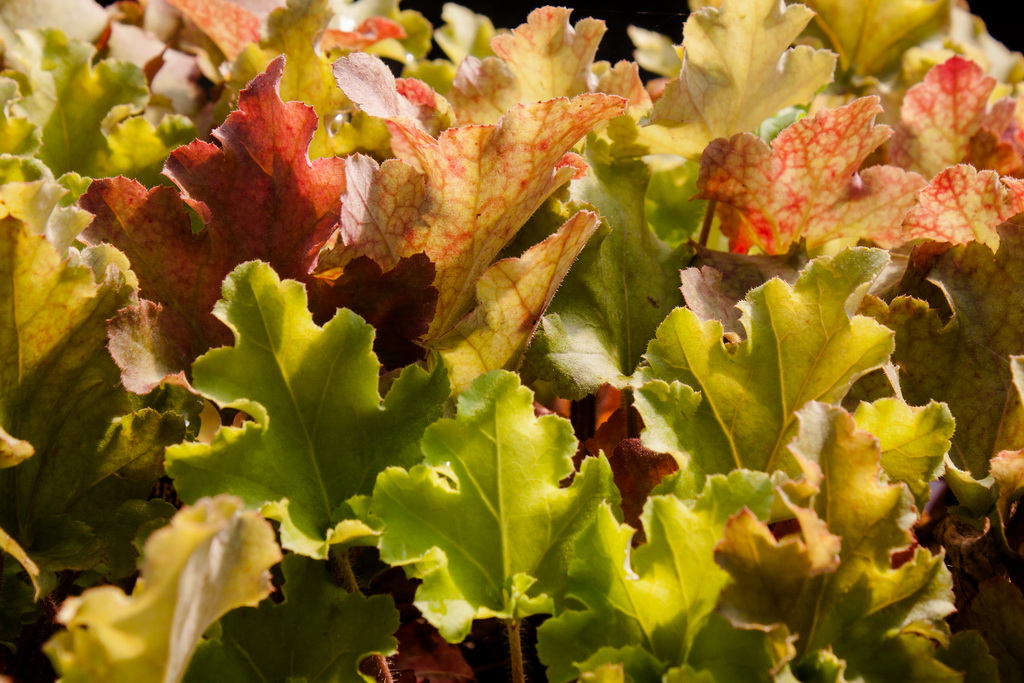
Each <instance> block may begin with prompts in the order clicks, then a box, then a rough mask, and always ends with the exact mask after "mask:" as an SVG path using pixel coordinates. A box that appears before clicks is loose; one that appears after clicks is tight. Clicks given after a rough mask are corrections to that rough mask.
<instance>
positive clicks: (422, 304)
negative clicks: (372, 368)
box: [310, 254, 437, 370]
mask: <svg viewBox="0 0 1024 683" xmlns="http://www.w3.org/2000/svg"><path fill="white" fill-rule="evenodd" d="M434 272H435V271H434V264H432V263H431V262H430V259H428V258H427V257H426V256H425V255H424V254H414V255H413V256H409V257H407V258H402V259H399V261H398V263H397V265H396V266H395V267H394V268H392V269H391V270H389V271H387V272H386V273H385V272H382V271H381V267H380V266H379V265H377V262H376V261H374V260H373V259H371V258H369V257H367V256H359V257H356V258H354V259H352V260H351V261H349V262H348V263H346V264H345V265H344V267H343V268H342V273H341V275H339V276H338V277H337V278H336V279H334V280H327V279H326V278H323V275H324V273H320V274H318V280H319V281H318V282H315V283H314V285H313V287H311V288H310V290H311V291H310V297H311V298H312V299H313V302H314V303H313V306H312V308H313V320H315V321H316V323H317V324H323V323H325V322H327V320H328V319H329V318H330V317H333V315H334V313H335V311H337V310H338V309H339V308H347V309H349V310H351V311H352V312H353V313H356V314H357V315H359V316H360V317H361V318H363V319H364V320H365V321H366V322H368V323H370V324H371V325H373V329H375V330H377V336H376V337H375V338H374V340H373V351H374V353H376V354H377V357H378V358H379V359H380V362H381V364H382V365H383V366H384V369H385V370H394V369H397V368H402V367H405V366H406V365H409V364H410V363H415V362H416V361H419V360H422V359H423V357H424V356H425V355H426V350H425V349H424V348H423V347H421V346H419V345H417V344H416V343H415V340H416V339H419V338H420V337H422V336H423V335H424V334H426V332H427V328H428V327H429V325H430V321H431V320H432V319H433V317H434V310H435V308H436V307H437V289H435V288H434V287H433V286H432V285H431V284H430V283H432V282H433V281H434ZM332 274H333V273H332ZM327 282H329V284H321V283H327ZM317 285H320V286H317Z"/></svg>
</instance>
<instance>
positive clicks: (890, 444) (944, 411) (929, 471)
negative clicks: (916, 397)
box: [853, 398, 954, 510]
mask: <svg viewBox="0 0 1024 683" xmlns="http://www.w3.org/2000/svg"><path fill="white" fill-rule="evenodd" d="M853 419H854V420H856V422H857V429H863V430H864V431H866V432H871V434H873V435H874V436H875V437H876V438H877V439H878V441H879V445H880V446H881V448H882V469H884V470H885V473H886V474H887V475H888V476H889V479H890V480H892V481H902V482H903V483H904V484H906V485H907V488H909V489H910V492H911V493H913V494H914V501H915V503H916V505H917V509H918V510H924V506H925V504H926V503H927V502H928V497H929V488H928V483H929V482H931V481H934V480H935V479H936V478H938V477H939V475H941V474H942V471H943V458H944V457H945V455H946V453H948V452H949V440H950V437H952V436H953V427H954V423H953V416H952V415H951V414H950V412H949V408H947V407H946V405H945V404H943V403H935V402H934V401H933V402H932V403H929V404H928V405H926V406H921V407H912V406H909V405H907V404H906V403H905V402H903V401H901V400H899V399H897V398H883V399H879V400H877V401H875V402H873V403H861V404H860V405H859V406H858V407H857V411H856V412H855V413H854V415H853Z"/></svg>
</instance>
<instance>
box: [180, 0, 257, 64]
mask: <svg viewBox="0 0 1024 683" xmlns="http://www.w3.org/2000/svg"><path fill="white" fill-rule="evenodd" d="M168 3H169V4H170V5H171V6H173V7H175V8H176V9H178V10H179V11H180V12H181V13H182V14H183V15H184V16H185V17H187V18H188V20H189V21H191V22H192V23H193V24H195V25H196V26H198V27H199V28H200V29H201V30H202V31H203V32H204V33H205V34H206V35H207V36H209V37H210V40H212V41H213V43H214V44H215V45H216V46H217V47H218V48H219V49H220V51H221V52H223V53H224V56H225V57H227V58H228V59H234V58H235V57H237V56H238V55H239V53H241V51H242V49H243V48H244V47H245V46H246V45H247V44H249V43H255V42H257V41H258V40H259V39H260V24H261V22H260V18H259V16H258V15H256V14H254V13H252V12H250V11H249V10H248V9H246V8H245V7H242V6H241V5H238V4H236V3H234V2H231V1H230V0H168Z"/></svg>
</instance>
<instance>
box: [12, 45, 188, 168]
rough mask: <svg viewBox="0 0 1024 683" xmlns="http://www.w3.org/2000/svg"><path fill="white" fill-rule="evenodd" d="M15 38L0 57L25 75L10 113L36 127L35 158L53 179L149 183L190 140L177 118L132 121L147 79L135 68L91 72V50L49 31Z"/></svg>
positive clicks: (107, 64)
mask: <svg viewBox="0 0 1024 683" xmlns="http://www.w3.org/2000/svg"><path fill="white" fill-rule="evenodd" d="M18 35H19V40H18V41H17V42H16V43H14V44H12V45H11V46H10V47H9V50H8V53H7V57H8V59H9V60H10V61H9V62H8V64H9V66H13V68H15V69H17V70H18V71H20V72H22V74H24V76H23V97H22V99H21V100H19V101H18V102H17V103H16V104H15V105H14V111H16V112H19V113H20V114H23V115H24V117H25V118H26V119H27V120H29V121H31V122H32V123H34V124H35V125H37V126H39V128H40V130H41V132H42V143H43V145H42V148H41V149H40V151H39V153H38V154H39V158H40V159H41V160H42V161H43V162H44V163H45V164H46V165H47V166H49V167H50V169H51V170H52V171H53V173H54V174H55V175H61V174H62V173H66V172H69V171H76V172H78V173H81V174H82V175H86V176H92V177H103V176H110V175H117V174H123V175H127V176H129V177H133V178H138V179H139V180H140V181H142V182H144V183H146V184H148V185H154V184H156V183H157V182H159V173H160V169H161V167H162V166H163V162H164V159H166V157H167V155H168V154H169V153H170V151H171V150H172V149H174V148H175V147H177V146H178V145H181V144H184V143H186V142H188V141H189V140H192V139H193V138H195V136H196V131H195V127H194V126H193V125H192V123H191V122H189V121H188V119H186V118H184V117H180V116H169V117H166V118H165V119H164V120H163V121H162V122H161V123H160V125H159V126H157V127H154V126H153V124H151V123H150V122H149V121H147V120H146V119H144V118H141V117H137V116H134V115H135V114H139V113H140V112H141V111H142V109H143V108H144V107H145V106H146V103H147V101H148V99H149V90H148V88H147V87H146V76H145V74H143V72H142V70H141V69H140V68H139V67H137V66H135V65H134V64H129V63H127V62H119V61H116V60H113V59H106V60H103V61H101V62H99V63H98V64H96V66H93V65H92V60H93V57H94V56H95V52H96V51H95V48H93V46H92V45H90V44H89V43H85V42H82V41H78V40H69V39H68V38H67V37H65V35H64V34H63V33H61V32H60V31H58V30H55V29H50V30H36V31H23V32H21V33H19V34H18ZM25 86H27V89H26V88H25Z"/></svg>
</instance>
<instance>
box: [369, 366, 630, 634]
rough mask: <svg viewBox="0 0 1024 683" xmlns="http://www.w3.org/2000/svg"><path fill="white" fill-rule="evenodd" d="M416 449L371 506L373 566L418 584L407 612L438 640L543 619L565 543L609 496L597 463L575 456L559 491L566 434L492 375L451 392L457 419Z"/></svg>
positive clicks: (565, 558) (568, 550)
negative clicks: (488, 622) (376, 562)
mask: <svg viewBox="0 0 1024 683" xmlns="http://www.w3.org/2000/svg"><path fill="white" fill-rule="evenodd" d="M422 449H423V454H424V464H422V465H417V466H415V467H413V468H412V469H410V470H409V471H405V470H402V469H398V468H390V469H388V470H385V471H384V472H383V473H381V474H380V476H378V478H377V484H376V486H375V487H374V491H373V503H372V510H373V514H374V515H376V516H378V517H379V518H380V519H381V520H382V521H383V523H384V528H383V531H382V532H381V536H380V539H379V543H378V547H379V548H380V553H381V559H382V560H384V561H385V562H387V563H388V564H391V565H402V566H405V567H406V572H407V573H408V574H410V575H411V576H415V577H418V578H421V579H423V583H422V584H421V585H420V587H419V588H418V589H417V591H416V601H415V603H414V604H415V605H416V607H417V608H419V610H420V611H421V612H422V613H423V615H424V617H426V619H427V621H429V622H430V623H431V624H433V625H434V626H435V627H437V629H438V630H439V631H440V632H441V635H442V636H444V638H445V639H446V640H448V641H449V642H459V641H461V640H462V639H463V638H465V637H466V635H468V633H469V629H470V626H471V625H472V622H473V620H474V619H483V618H487V617H498V618H502V619H512V620H519V619H521V618H522V617H525V616H529V615H530V614H550V613H551V612H552V610H553V609H554V606H555V604H556V603H557V602H560V601H561V599H562V595H563V591H564V589H565V581H566V569H567V566H568V563H569V560H570V558H571V557H572V547H573V542H574V541H575V539H576V536H577V535H578V534H579V533H580V532H581V531H582V530H583V529H584V528H585V527H586V525H587V523H588V522H589V521H590V520H591V519H592V518H593V517H594V515H595V514H596V513H597V510H598V506H599V505H600V504H601V502H602V501H604V500H607V499H614V498H616V497H617V494H616V493H615V491H614V486H613V484H612V475H611V470H610V468H609V467H608V461H607V460H604V459H603V458H602V459H588V460H585V461H584V464H583V466H582V468H581V469H580V471H579V472H578V473H577V474H576V475H575V477H574V478H573V481H572V484H571V485H570V486H569V487H568V488H562V487H560V486H559V481H561V480H562V479H564V478H565V477H567V476H568V475H570V474H571V473H572V469H573V468H572V454H573V453H574V452H575V451H576V439H575V438H574V437H573V435H572V427H571V426H570V424H569V422H568V421H567V420H564V419H562V418H560V417H557V416H553V415H548V416H544V417H541V418H537V417H535V416H534V413H533V394H532V392H530V391H529V390H528V389H525V388H523V387H521V386H520V385H519V379H518V377H517V376H516V375H513V374H512V373H508V372H503V371H494V372H491V373H488V374H486V375H484V376H482V377H480V378H479V379H477V380H476V382H474V383H473V385H472V386H471V387H470V388H469V389H468V390H466V391H465V392H463V393H462V394H460V396H459V399H458V415H457V417H456V418H455V419H444V420H440V421H438V422H437V423H435V424H434V425H432V426H431V427H430V428H428V429H427V431H426V433H425V434H424V436H423V441H422ZM524 472H528V473H529V476H527V477H525V478H524V474H523V473H524Z"/></svg>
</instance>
